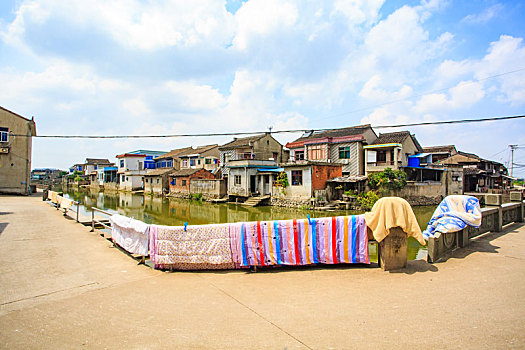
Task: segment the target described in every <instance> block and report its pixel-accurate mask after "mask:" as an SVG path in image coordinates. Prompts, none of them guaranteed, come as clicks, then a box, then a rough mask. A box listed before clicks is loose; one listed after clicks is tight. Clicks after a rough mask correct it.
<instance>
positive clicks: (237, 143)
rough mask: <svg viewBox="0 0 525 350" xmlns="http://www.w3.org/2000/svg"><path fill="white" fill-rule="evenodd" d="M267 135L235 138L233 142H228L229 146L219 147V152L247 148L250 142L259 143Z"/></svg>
mask: <svg viewBox="0 0 525 350" xmlns="http://www.w3.org/2000/svg"><path fill="white" fill-rule="evenodd" d="M265 135H266V134H259V135H254V136H248V137H241V138H234V139H233V141H231V142H228V143H227V144H224V145H222V146H220V147H219V150H221V151H222V150H226V149H233V148H239V147H247V146H249V145H250V142H255V141H259V140H260V139H262V138H263V137H264V136H265Z"/></svg>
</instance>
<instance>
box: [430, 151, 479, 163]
mask: <svg viewBox="0 0 525 350" xmlns="http://www.w3.org/2000/svg"><path fill="white" fill-rule="evenodd" d="M479 162H480V160H479V157H478V156H476V155H474V154H468V153H467V154H464V153H463V152H462V153H458V154H454V155H453V156H450V157H448V158H446V159H443V160H441V161H439V162H438V163H439V164H461V163H479Z"/></svg>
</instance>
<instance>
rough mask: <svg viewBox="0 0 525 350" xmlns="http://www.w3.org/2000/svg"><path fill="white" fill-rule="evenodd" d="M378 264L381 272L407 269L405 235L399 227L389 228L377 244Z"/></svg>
mask: <svg viewBox="0 0 525 350" xmlns="http://www.w3.org/2000/svg"><path fill="white" fill-rule="evenodd" d="M378 262H379V264H380V266H381V269H382V270H383V271H391V270H397V269H403V268H405V267H407V234H406V233H405V232H404V231H403V230H402V229H401V228H400V227H394V228H391V229H390V234H389V235H388V236H386V237H385V239H383V240H382V241H381V242H380V243H379V258H378Z"/></svg>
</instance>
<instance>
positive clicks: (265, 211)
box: [64, 190, 435, 261]
mask: <svg viewBox="0 0 525 350" xmlns="http://www.w3.org/2000/svg"><path fill="white" fill-rule="evenodd" d="M64 193H65V194H67V196H68V197H70V198H72V199H74V200H76V201H78V202H79V203H81V212H83V213H84V215H88V212H89V211H90V209H91V207H97V208H99V209H102V210H105V211H108V212H112V213H118V214H121V215H124V216H128V217H132V218H134V219H137V220H141V221H143V222H146V223H148V224H158V225H173V226H179V225H183V224H184V223H185V222H188V224H189V225H204V224H217V223H228V222H243V221H244V222H245V221H266V220H284V219H301V218H303V219H304V218H306V215H307V214H310V216H311V217H325V216H338V215H353V214H361V212H357V211H351V210H336V211H319V210H304V209H295V208H280V207H273V206H259V207H245V206H243V205H240V204H233V203H219V204H215V203H209V202H201V201H193V200H185V199H177V198H161V197H155V196H150V195H143V194H132V193H124V192H119V193H102V192H97V191H90V190H84V191H73V190H69V191H64ZM434 209H435V207H433V206H430V207H429V206H424V207H413V210H414V213H415V214H416V218H417V220H418V223H419V226H420V227H421V229H422V230H423V229H425V228H426V224H427V222H428V221H429V220H430V218H431V216H432V213H433V212H434ZM426 253H427V250H426V247H424V246H421V245H420V244H419V243H418V242H417V241H416V240H415V239H413V238H411V237H410V238H409V240H408V259H409V260H414V259H423V258H425V257H426ZM370 260H371V261H377V251H376V247H375V246H371V247H370Z"/></svg>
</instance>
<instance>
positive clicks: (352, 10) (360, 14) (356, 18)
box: [332, 0, 385, 26]
mask: <svg viewBox="0 0 525 350" xmlns="http://www.w3.org/2000/svg"><path fill="white" fill-rule="evenodd" d="M384 2H385V0H336V1H335V2H334V10H333V12H332V16H333V15H335V14H336V13H342V14H344V15H345V16H346V17H347V18H348V22H349V25H350V26H355V25H358V24H362V23H366V24H372V23H374V22H375V21H377V19H378V17H379V10H380V9H381V7H382V6H383V4H384Z"/></svg>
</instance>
